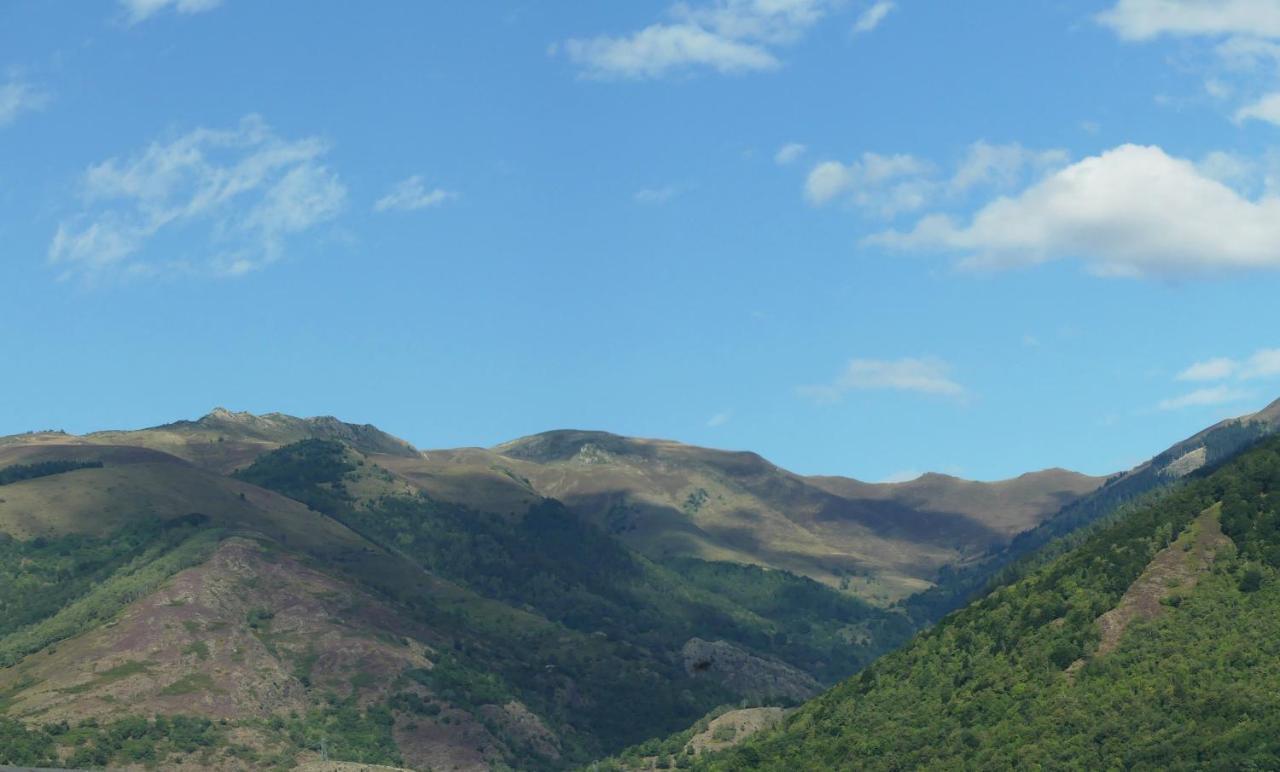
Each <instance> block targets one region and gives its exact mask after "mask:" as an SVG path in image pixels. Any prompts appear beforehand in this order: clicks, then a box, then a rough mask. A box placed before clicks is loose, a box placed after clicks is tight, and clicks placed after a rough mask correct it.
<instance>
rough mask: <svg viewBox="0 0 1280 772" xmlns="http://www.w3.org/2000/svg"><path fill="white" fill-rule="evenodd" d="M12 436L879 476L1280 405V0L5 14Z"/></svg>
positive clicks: (281, 2) (1038, 460)
mask: <svg viewBox="0 0 1280 772" xmlns="http://www.w3.org/2000/svg"><path fill="white" fill-rule="evenodd" d="M0 271H2V273H0V276H2V278H0V346H2V349H0V350H2V351H3V354H2V355H0V362H2V363H3V376H4V377H3V379H2V380H0V434H10V433H17V432H22V431H28V430H38V429H53V428H56V429H64V430H66V431H71V432H75V433H83V432H88V431H94V430H99V429H106V428H134V427H142V426H149V425H156V424H160V423H165V422H169V421H173V420H177V419H181V418H194V417H198V416H200V415H202V414H204V413H206V412H208V411H209V410H210V409H212V408H213V407H215V406H225V407H227V408H230V409H234V410H249V411H252V412H257V413H261V412H270V411H281V412H286V413H291V414H295V415H336V416H338V417H340V418H342V419H344V420H347V421H353V422H358V423H365V422H368V423H373V424H376V425H378V426H380V427H382V428H384V429H386V430H387V431H390V432H392V433H394V434H397V435H399V436H403V437H405V438H406V439H408V440H410V441H411V442H413V443H415V444H416V445H418V446H419V447H423V448H442V447H456V446H463V445H480V446H487V445H492V444H495V443H498V442H501V441H504V440H508V439H511V438H515V437H519V436H523V435H527V434H532V433H535V432H539V431H544V430H549V429H555V428H584V429H603V430H608V431H613V432H617V433H621V434H628V435H636V436H649V437H664V438H670V439H676V440H681V441H684V442H690V443H695V444H700V445H707V446H712V447H721V448H732V449H749V450H754V451H756V452H758V453H760V454H762V455H764V456H765V457H766V458H769V459H770V460H772V461H774V462H775V463H778V464H780V465H782V466H785V467H787V468H790V469H792V470H795V471H798V472H801V473H815V474H817V473H822V474H844V475H850V476H854V477H858V478H861V479H866V480H898V479H907V478H909V477H911V476H913V475H915V474H919V473H920V472H923V471H927V470H932V471H941V472H946V473H951V474H957V475H961V476H966V477H971V478H977V479H997V478H1004V477H1009V476H1014V475H1017V474H1020V473H1022V472H1025V471H1029V470H1033V469H1039V468H1045V467H1052V466H1061V467H1067V468H1072V469H1077V470H1080V471H1084V472H1088V473H1093V474H1106V473H1110V472H1114V471H1118V470H1121V469H1125V468H1128V467H1130V466H1132V465H1134V464H1137V463H1139V462H1141V461H1142V460H1144V459H1145V458H1147V457H1149V456H1151V455H1152V454H1154V453H1156V452H1158V451H1160V450H1162V449H1164V448H1165V447H1167V446H1168V445H1170V444H1171V443H1173V442H1175V441H1177V440H1179V439H1181V438H1183V437H1186V436H1188V435H1190V434H1192V433H1194V432H1195V431H1198V430H1199V429H1201V428H1203V427H1205V426H1207V425H1209V424H1211V423H1213V422H1215V421H1217V420H1220V419H1222V418H1225V417H1229V416H1235V415H1240V414H1243V413H1247V412H1251V411H1253V410H1257V409H1259V408H1261V407H1263V406H1264V405H1266V404H1267V403H1269V402H1270V401H1271V400H1273V399H1275V398H1277V397H1280V333H1277V330H1280V324H1277V322H1280V303H1277V298H1280V0H1214V1H1213V2H1209V1H1208V0H1097V1H1094V2H1082V1H1076V0H1072V1H1071V2H1066V1H1065V0H1061V1H1053V0H980V1H978V2H966V3H936V2H924V0H893V1H889V0H687V2H675V3H672V2H665V1H659V2H640V1H639V0H637V1H636V2H628V3H613V2H585V1H578V2H569V1H565V2H554V3H553V2H531V1H527V0H526V1H524V2H515V1H507V0H491V1H487V2H478V3H421V2H389V1H388V2H378V3H360V4H352V3H347V2H337V1H336V0H330V1H325V0H276V1H274V2H271V3H262V2H251V0H97V1H94V2H76V3H71V2H60V3H52V2H45V1H44V0H5V1H4V2H0Z"/></svg>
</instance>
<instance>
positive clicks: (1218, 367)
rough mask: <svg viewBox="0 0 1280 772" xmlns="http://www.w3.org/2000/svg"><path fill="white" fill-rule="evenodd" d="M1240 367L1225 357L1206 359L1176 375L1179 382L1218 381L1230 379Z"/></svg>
mask: <svg viewBox="0 0 1280 772" xmlns="http://www.w3.org/2000/svg"><path fill="white" fill-rule="evenodd" d="M1239 367H1240V365H1239V363H1237V362H1236V361H1235V360H1234V359H1228V358H1226V357H1217V358H1215V359H1206V360H1205V361H1203V362H1196V363H1195V364H1193V365H1191V366H1190V367H1188V368H1187V369H1185V370H1183V371H1182V372H1180V373H1178V375H1177V380H1179V381H1220V380H1222V379H1224V378H1230V377H1231V376H1232V375H1233V374H1235V372H1236V370H1238V369H1239Z"/></svg>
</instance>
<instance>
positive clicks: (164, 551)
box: [0, 516, 221, 667]
mask: <svg viewBox="0 0 1280 772" xmlns="http://www.w3.org/2000/svg"><path fill="white" fill-rule="evenodd" d="M197 517H198V516H197ZM199 527H200V523H199V522H198V521H197V519H192V518H184V519H182V520H179V521H169V522H164V523H160V522H148V523H142V524H139V525H136V526H131V527H129V528H127V529H124V530H123V531H122V532H119V533H117V534H114V535H112V536H111V537H110V538H105V539H97V538H92V537H84V536H67V537H63V538H61V539H54V540H45V539H36V540H33V541H31V542H18V541H13V540H0V636H3V637H0V667H5V666H9V665H12V664H14V663H15V662H17V661H18V660H19V659H20V658H22V657H23V656H25V655H26V654H30V653H31V652H33V651H38V650H40V649H42V648H44V647H45V646H47V645H49V644H51V643H54V642H56V641H60V640H63V639H65V638H69V637H71V636H73V635H75V634H77V633H79V632H81V631H83V630H86V629H89V628H91V627H93V626H94V625H97V624H101V623H103V622H105V621H107V620H108V619H110V618H111V617H112V616H114V615H115V614H116V612H118V611H119V610H120V609H122V608H124V607H125V606H126V605H128V604H129V603H132V602H133V601H135V600H138V599H139V598H141V597H143V596H144V595H146V594H148V593H150V592H152V591H153V590H155V589H156V588H157V587H159V586H160V585H161V583H163V582H164V581H165V580H166V579H168V578H169V577H170V576H172V575H173V574H175V573H177V572H178V571H181V570H182V569H184V568H187V567H189V566H192V565H195V564H197V563H199V562H201V561H203V560H205V559H206V558H208V556H209V555H210V554H212V552H213V548H214V546H216V544H217V542H218V540H219V538H220V537H221V533H220V532H219V531H217V530H198V529H199Z"/></svg>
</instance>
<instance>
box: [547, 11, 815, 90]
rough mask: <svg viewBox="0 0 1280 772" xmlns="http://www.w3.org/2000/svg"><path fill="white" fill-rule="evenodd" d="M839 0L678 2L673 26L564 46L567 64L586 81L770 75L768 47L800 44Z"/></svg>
mask: <svg viewBox="0 0 1280 772" xmlns="http://www.w3.org/2000/svg"><path fill="white" fill-rule="evenodd" d="M837 3H838V0H715V1H714V2H712V3H710V4H706V5H701V6H693V5H689V4H687V3H677V4H676V5H674V6H672V7H671V8H670V9H669V11H668V15H669V16H670V17H671V21H669V22H665V23H658V24H651V25H649V26H647V27H645V28H643V29H641V30H639V31H637V32H634V33H631V34H626V35H598V36H595V37H591V38H575V39H571V40H567V41H565V42H564V44H563V46H558V47H556V49H559V48H563V50H564V52H565V53H566V54H567V55H568V57H569V59H570V60H572V61H573V62H574V63H575V64H577V65H578V66H579V67H580V68H581V70H582V72H583V73H584V74H585V75H587V76H588V77H596V78H631V79H641V78H659V77H663V76H665V75H669V74H672V73H677V72H687V71H690V70H695V69H710V70H714V71H716V72H719V73H725V74H733V73H744V72H752V71H760V70H771V69H774V68H776V67H778V66H779V64H780V62H779V60H778V58H777V56H776V55H775V54H774V53H773V51H772V48H773V47H775V46H779V45H785V44H788V43H792V42H794V41H795V40H797V39H798V38H799V37H800V36H801V35H802V34H803V33H804V32H805V31H806V30H808V29H809V28H810V27H812V26H813V25H814V24H816V23H817V22H818V21H819V20H820V19H822V18H823V16H825V15H826V14H827V13H828V12H829V11H830V10H831V8H832V7H834V6H835V5H836V4H837Z"/></svg>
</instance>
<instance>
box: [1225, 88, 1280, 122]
mask: <svg viewBox="0 0 1280 772" xmlns="http://www.w3.org/2000/svg"><path fill="white" fill-rule="evenodd" d="M1235 118H1236V121H1237V122H1238V123H1243V122H1244V121H1248V120H1258V121H1266V122H1267V123H1274V124H1275V125H1277V126H1280V92H1277V93H1274V94H1267V95H1266V96H1263V97H1261V98H1259V99H1258V100H1256V101H1254V102H1251V103H1250V104H1247V105H1245V106H1244V107H1241V108H1240V109H1239V110H1236V115H1235Z"/></svg>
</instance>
